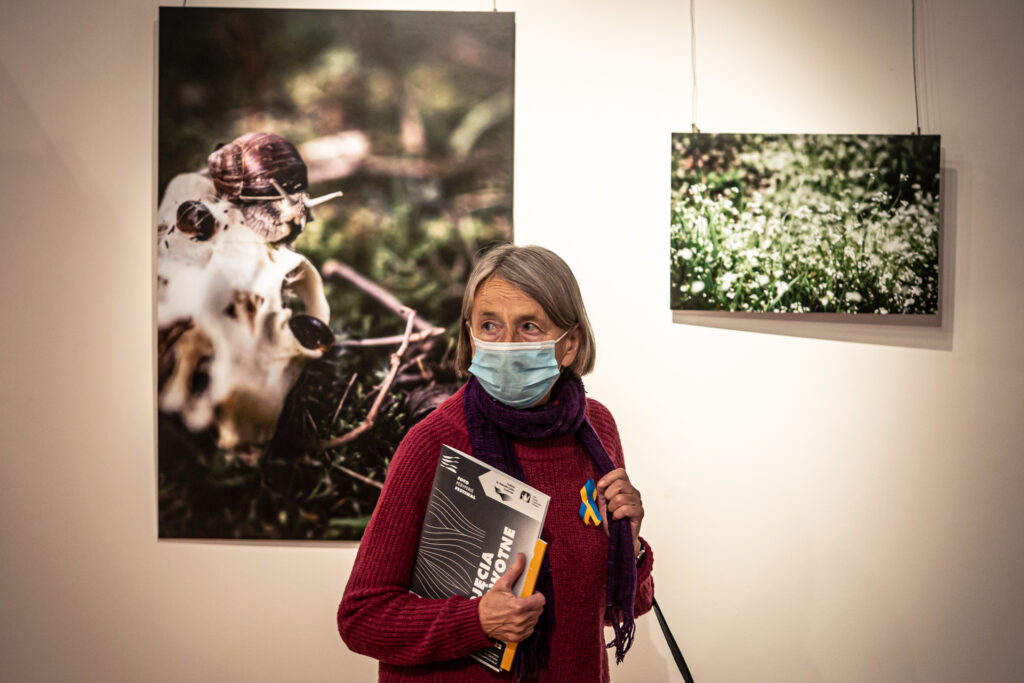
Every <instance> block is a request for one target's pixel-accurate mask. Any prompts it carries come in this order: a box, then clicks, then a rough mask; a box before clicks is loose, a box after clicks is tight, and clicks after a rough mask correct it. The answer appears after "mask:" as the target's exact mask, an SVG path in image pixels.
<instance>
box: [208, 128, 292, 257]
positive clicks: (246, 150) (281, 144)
mask: <svg viewBox="0 0 1024 683" xmlns="http://www.w3.org/2000/svg"><path fill="white" fill-rule="evenodd" d="M207 164H208V166H209V169H210V178H211V179H212V180H213V184H214V186H215V187H216V189H217V194H218V195H219V196H221V197H224V198H226V199H229V200H231V201H233V202H235V203H236V204H237V205H238V207H239V208H240V209H241V211H242V215H243V216H244V218H245V220H246V224H247V225H248V226H249V228H251V229H252V230H253V231H254V232H255V233H256V234H257V235H259V236H260V237H262V238H263V239H265V240H267V241H268V242H280V241H286V240H288V239H289V238H292V237H295V236H297V235H298V234H299V233H300V232H301V231H302V228H303V227H304V226H305V223H306V220H307V219H308V218H309V213H308V210H307V209H306V204H305V202H306V200H307V199H309V177H308V174H307V171H306V164H305V162H304V161H302V157H301V156H299V151H298V150H297V149H295V146H294V145H293V144H292V143H290V142H288V141H287V140H285V139H284V138H282V137H281V136H279V135H274V134H273V133H246V134H245V135H242V136H241V137H238V138H236V139H235V140H233V141H231V142H229V143H228V144H226V145H223V146H221V147H218V148H217V149H216V150H214V152H213V153H212V154H210V156H209V157H208V159H207ZM282 190H283V191H284V192H285V193H286V195H287V196H282V195H281V191H282Z"/></svg>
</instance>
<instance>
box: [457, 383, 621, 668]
mask: <svg viewBox="0 0 1024 683" xmlns="http://www.w3.org/2000/svg"><path fill="white" fill-rule="evenodd" d="M586 405H587V399H586V395H585V393H584V389H583V382H582V380H580V378H579V377H577V376H576V375H575V374H574V373H572V372H569V371H565V372H563V373H562V376H561V377H560V378H559V379H558V381H557V382H556V383H555V386H554V387H553V389H552V391H551V400H550V401H548V402H547V403H545V404H544V405H540V406H537V407H535V408H526V409H517V408H509V407H508V406H506V405H504V404H503V403H499V402H498V401H496V400H494V399H493V398H491V396H490V395H488V393H487V392H486V391H485V390H484V388H483V387H482V386H480V383H479V382H478V381H477V379H476V377H471V378H470V380H469V382H467V384H466V391H465V394H464V395H463V406H464V407H465V410H466V426H467V427H468V429H469V441H470V444H471V445H472V447H473V456H474V457H476V458H479V459H480V460H483V461H484V462H486V463H487V464H489V465H491V466H493V467H497V468H498V469H500V470H501V471H502V472H505V473H506V474H510V475H512V476H513V477H516V478H517V479H520V480H525V479H524V475H523V467H522V465H520V463H519V458H517V457H516V453H515V448H514V446H513V439H546V438H549V437H554V436H561V435H563V434H569V433H573V434H575V435H576V439H577V440H578V441H579V443H580V444H581V445H582V446H583V450H584V451H586V453H587V455H588V456H590V459H591V460H592V461H593V463H594V467H595V468H596V469H597V471H598V473H599V475H600V476H604V475H605V474H607V473H608V472H611V471H612V470H613V469H614V468H615V465H614V464H613V463H612V460H611V458H610V457H608V453H607V452H606V451H605V449H604V445H602V444H601V439H600V438H599V437H598V436H597V432H595V431H594V427H593V426H592V425H591V424H590V421H589V420H588V419H587V417H586V415H585V413H584V410H585V409H586ZM526 483H529V482H526ZM581 483H582V482H581ZM581 523H582V522H581ZM605 523H606V524H608V531H609V538H608V563H607V567H608V574H607V580H606V587H607V596H606V597H607V601H606V605H607V607H606V611H605V618H606V619H608V620H610V621H611V623H612V627H613V628H614V629H615V638H614V639H613V640H612V642H610V643H608V644H607V646H608V647H612V646H614V647H615V661H616V662H622V658H623V657H624V656H625V654H626V652H627V651H628V650H629V648H630V646H631V645H632V644H633V635H634V625H633V600H634V597H635V595H636V559H635V558H634V557H633V532H632V530H631V529H630V524H629V519H628V518H623V519H619V520H611V519H608V520H605ZM537 590H538V591H539V592H541V593H543V594H544V598H545V600H546V602H545V605H544V612H543V614H541V617H540V619H539V620H538V621H537V626H536V628H535V629H534V632H533V635H531V636H530V637H529V638H527V639H526V640H525V641H524V642H522V643H520V644H519V649H518V656H517V657H516V658H515V661H514V663H513V665H512V672H513V674H514V675H515V677H516V680H523V679H524V678H527V677H532V676H535V675H536V674H537V673H538V672H539V671H540V670H541V669H543V668H544V667H545V666H547V663H548V660H549V658H550V656H551V634H552V632H553V630H554V617H555V615H554V613H555V609H554V608H555V596H554V590H553V584H552V580H551V566H550V564H549V563H548V558H547V557H545V558H544V562H543V564H542V565H541V568H540V574H539V576H538V577H537ZM563 654H566V655H567V654H568V653H563Z"/></svg>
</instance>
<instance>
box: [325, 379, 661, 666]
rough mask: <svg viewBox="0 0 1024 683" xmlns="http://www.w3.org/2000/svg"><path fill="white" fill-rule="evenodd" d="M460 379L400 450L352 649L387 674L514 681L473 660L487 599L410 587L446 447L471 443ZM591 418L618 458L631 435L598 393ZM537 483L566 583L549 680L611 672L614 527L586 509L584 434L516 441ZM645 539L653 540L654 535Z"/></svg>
mask: <svg viewBox="0 0 1024 683" xmlns="http://www.w3.org/2000/svg"><path fill="white" fill-rule="evenodd" d="M463 391H464V389H460V390H459V391H458V392H457V393H456V394H455V395H454V396H452V397H451V398H449V399H448V400H447V401H445V402H444V403H443V404H442V405H441V406H440V407H438V409H437V410H435V411H434V412H433V413H431V414H430V415H428V416H427V417H426V418H425V419H424V420H423V421H422V422H420V423H419V424H417V425H416V426H415V427H413V428H412V429H411V430H410V431H409V433H408V435H406V437H405V439H403V440H402V443H401V445H400V446H399V447H398V450H397V451H396V452H395V457H394V459H392V461H391V467H390V470H389V471H388V476H387V481H386V482H385V484H384V490H383V492H382V493H381V497H380V501H379V502H378V503H377V508H376V510H375V511H374V513H373V518H372V519H371V520H370V524H369V526H368V527H367V528H366V534H365V535H364V536H363V540H362V543H361V544H360V546H359V553H358V555H357V556H356V561H355V565H354V566H353V568H352V575H351V576H350V577H349V581H348V586H347V587H346V588H345V595H344V597H343V598H342V600H341V605H340V607H339V608H338V631H339V632H340V633H341V637H342V639H344V641H345V643H346V644H347V645H348V646H349V648H351V649H352V650H353V651H355V652H358V653H360V654H364V655H368V656H370V657H373V658H375V659H378V660H380V680H381V681H417V682H419V681H451V682H453V683H454V682H458V683H463V682H470V683H472V682H474V681H506V682H507V681H509V680H511V676H510V675H509V674H507V673H504V674H497V673H494V672H492V671H491V670H490V669H488V668H487V667H485V666H484V665H482V664H480V663H478V662H476V661H475V660H472V659H469V658H468V655H469V654H470V653H472V652H475V651H477V650H480V649H482V648H485V647H487V646H488V645H489V643H490V641H488V639H487V636H485V635H484V632H483V629H482V628H481V627H480V619H479V616H478V613H477V603H478V599H468V598H463V597H453V598H448V599H447V600H433V599H428V598H420V597H417V596H416V595H413V594H412V593H410V592H409V584H410V577H411V576H412V569H413V565H414V563H415V557H416V547H417V543H418V541H419V535H420V528H421V526H422V525H423V516H424V514H425V511H426V506H427V500H428V499H429V497H430V489H431V485H432V483H433V479H434V471H435V468H436V467H437V460H438V456H439V454H440V452H441V446H442V445H443V444H447V445H449V446H451V447H453V448H456V449H458V450H460V451H463V452H465V453H472V450H471V447H470V444H469V434H468V433H467V431H466V416H465V413H464V411H463V403H462V400H463V399H462V393H463ZM586 412H587V417H588V418H589V419H590V422H591V424H593V425H594V429H595V430H596V431H597V434H598V436H599V437H600V438H601V442H602V443H603V444H604V447H605V450H607V451H608V455H609V456H610V457H611V459H612V462H614V463H615V465H616V466H617V467H620V466H622V465H623V460H622V445H621V443H620V442H619V434H618V430H617V429H616V427H615V421H614V419H613V418H612V416H611V413H609V412H608V409H607V408H605V407H604V406H603V405H601V404H600V403H598V402H597V401H594V400H591V399H587V411H586ZM514 443H515V449H516V455H518V457H519V461H520V463H522V466H523V472H524V474H525V475H526V481H527V483H529V484H530V485H531V486H534V487H535V488H538V489H540V490H541V491H544V492H545V493H547V494H548V495H550V496H551V503H550V506H549V508H548V514H547V520H546V523H545V525H544V533H543V538H544V539H545V540H546V541H547V542H548V551H547V555H548V558H549V561H550V562H551V573H552V579H553V581H554V591H555V628H554V634H553V635H552V641H551V663H550V664H549V666H548V668H547V670H545V671H544V672H542V674H541V676H540V678H539V679H538V680H539V681H557V683H575V682H580V683H597V682H598V681H602V682H606V681H608V656H607V654H606V651H605V646H604V643H605V633H604V613H605V571H606V569H605V567H606V561H607V555H608V538H607V536H606V535H605V532H604V527H603V525H602V526H601V527H598V528H595V527H593V526H585V525H584V524H583V521H582V520H581V519H580V517H579V505H580V487H582V486H583V484H584V483H585V482H586V481H587V479H588V478H590V477H594V479H595V481H596V479H597V477H598V475H597V472H596V471H595V470H594V466H593V463H592V462H591V461H590V458H589V457H588V456H587V454H586V453H585V452H584V451H583V448H582V446H580V445H579V443H577V441H576V439H575V437H574V436H573V435H571V434H570V435H566V436H562V437H555V438H551V439H539V440H517V441H515V442H514ZM644 545H645V546H646V545H647V544H646V541H644ZM653 562H654V555H653V553H652V551H651V549H650V546H647V554H646V557H645V558H644V560H643V562H642V564H641V566H640V567H639V568H638V570H637V583H638V585H637V591H636V602H635V608H634V610H635V614H636V616H639V615H641V614H643V613H645V612H647V611H648V610H650V608H651V600H652V598H653V596H654V581H653V579H652V578H651V567H652V565H653Z"/></svg>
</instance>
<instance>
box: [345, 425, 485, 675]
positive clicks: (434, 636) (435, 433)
mask: <svg viewBox="0 0 1024 683" xmlns="http://www.w3.org/2000/svg"><path fill="white" fill-rule="evenodd" d="M442 431H443V430H441V429H440V428H439V425H438V422H437V421H436V420H434V421H431V420H430V418H428V419H427V420H425V421H424V422H422V423H420V424H419V425H417V426H416V427H413V429H412V430H410V432H409V434H408V435H407V436H406V437H405V439H403V440H402V443H401V444H400V445H399V447H398V449H397V451H396V452H395V456H394V458H393V459H392V461H391V466H390V468H389V471H388V476H387V480H386V481H385V484H384V489H383V491H382V492H381V496H380V500H379V501H378V503H377V507H376V509H375V510H374V513H373V517H372V518H371V520H370V523H369V525H368V526H367V528H366V533H365V534H364V535H363V539H362V542H361V543H360V546H359V553H358V554H357V555H356V561H355V564H354V565H353V567H352V574H351V576H350V577H349V581H348V585H347V586H346V587H345V594H344V596H343V597H342V600H341V605H340V606H339V607H338V631H339V633H340V634H341V637H342V639H343V640H344V641H345V644H346V645H348V647H349V648H350V649H351V650H353V651H354V652H358V653H360V654H364V655H368V656H370V657H373V658H375V659H378V660H380V661H381V662H384V663H387V664H393V665H397V666H414V665H418V664H427V663H430V662H437V661H443V660H450V659H457V658H460V657H465V656H467V655H469V654H471V653H473V652H476V651H477V650H480V649H483V648H485V647H487V646H489V645H490V641H489V640H488V638H487V636H486V635H485V634H484V632H483V629H482V628H481V626H480V618H479V614H478V602H479V601H478V600H476V599H468V598H464V597H461V596H456V597H452V598H448V599H446V600H433V599H428V598H421V597H418V596H416V595H414V594H413V593H410V592H409V585H410V583H411V577H412V570H413V565H414V564H415V560H416V548H417V545H418V540H419V535H420V529H421V527H422V524H423V517H424V515H425V513H426V506H427V501H428V500H429V498H430V489H431V485H432V482H433V477H434V469H435V467H436V465H437V459H438V456H439V454H440V450H441V444H442V443H443V438H442Z"/></svg>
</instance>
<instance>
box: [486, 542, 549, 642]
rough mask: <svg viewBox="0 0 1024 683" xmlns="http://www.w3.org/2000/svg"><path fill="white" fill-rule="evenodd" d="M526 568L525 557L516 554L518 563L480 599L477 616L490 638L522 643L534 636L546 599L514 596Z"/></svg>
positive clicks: (539, 595)
mask: <svg viewBox="0 0 1024 683" xmlns="http://www.w3.org/2000/svg"><path fill="white" fill-rule="evenodd" d="M525 566H526V556H525V555H523V553H519V554H517V555H516V561H515V562H513V563H512V565H511V566H509V568H508V570H507V571H506V572H505V573H504V574H503V575H502V576H501V578H499V579H498V580H497V581H495V582H494V585H493V586H491V589H490V590H489V591H487V592H486V593H484V595H483V597H482V598H480V605H479V607H478V608H477V613H478V615H479V617H480V626H481V628H483V630H484V633H486V634H487V636H488V637H489V638H496V639H498V640H505V641H508V642H520V641H522V640H525V639H526V638H529V637H530V634H531V633H533V629H534V626H536V624H537V619H538V618H540V615H541V612H543V611H544V602H545V599H544V595H543V594H541V593H534V594H533V595H530V596H527V597H525V598H518V597H516V595H515V593H513V592H512V586H513V585H514V584H515V582H516V579H518V578H519V575H520V574H522V572H523V568H524V567H525Z"/></svg>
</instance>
